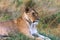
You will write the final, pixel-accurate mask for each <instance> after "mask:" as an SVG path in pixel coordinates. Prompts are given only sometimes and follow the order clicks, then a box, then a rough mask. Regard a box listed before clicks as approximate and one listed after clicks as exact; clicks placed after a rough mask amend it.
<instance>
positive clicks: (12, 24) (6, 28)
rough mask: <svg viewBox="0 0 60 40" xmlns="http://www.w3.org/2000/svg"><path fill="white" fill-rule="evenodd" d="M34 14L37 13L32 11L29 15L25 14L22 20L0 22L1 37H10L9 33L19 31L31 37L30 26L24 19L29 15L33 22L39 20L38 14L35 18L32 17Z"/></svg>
mask: <svg viewBox="0 0 60 40" xmlns="http://www.w3.org/2000/svg"><path fill="white" fill-rule="evenodd" d="M32 12H35V11H33V10H32V9H30V11H29V12H28V13H27V14H26V12H24V13H23V14H22V16H21V17H20V18H17V20H10V21H5V22H0V35H8V33H11V32H13V31H16V30H18V31H19V32H21V33H23V34H25V35H31V34H30V32H29V27H28V26H29V24H28V22H27V21H26V20H25V18H24V17H25V14H26V15H28V16H29V19H30V20H31V21H32V22H33V21H34V20H36V19H37V14H36V17H35V16H33V15H32ZM1 28H2V29H1Z"/></svg>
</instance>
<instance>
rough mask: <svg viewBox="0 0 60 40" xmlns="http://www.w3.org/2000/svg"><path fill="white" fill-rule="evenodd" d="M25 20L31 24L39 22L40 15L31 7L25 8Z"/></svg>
mask: <svg viewBox="0 0 60 40" xmlns="http://www.w3.org/2000/svg"><path fill="white" fill-rule="evenodd" d="M25 18H26V20H30V22H35V21H37V20H39V16H38V13H37V12H36V11H35V10H34V9H32V8H29V7H27V8H25Z"/></svg>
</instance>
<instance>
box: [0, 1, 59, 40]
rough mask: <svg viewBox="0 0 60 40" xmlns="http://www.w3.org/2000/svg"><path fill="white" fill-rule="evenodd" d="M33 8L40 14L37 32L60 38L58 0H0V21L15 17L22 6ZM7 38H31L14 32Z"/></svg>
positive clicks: (56, 39) (18, 39)
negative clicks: (13, 34)
mask: <svg viewBox="0 0 60 40" xmlns="http://www.w3.org/2000/svg"><path fill="white" fill-rule="evenodd" d="M25 5H26V6H30V7H32V8H34V9H35V10H36V11H37V12H38V13H39V16H40V21H39V24H38V25H37V28H38V32H39V33H40V34H42V35H44V36H47V37H49V38H51V39H52V40H60V0H0V21H7V20H11V19H17V18H18V17H20V16H21V14H23V10H24V6H25ZM7 40H32V39H30V38H28V37H26V36H25V35H23V34H19V33H18V34H16V35H15V36H12V37H10V38H8V39H7Z"/></svg>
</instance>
